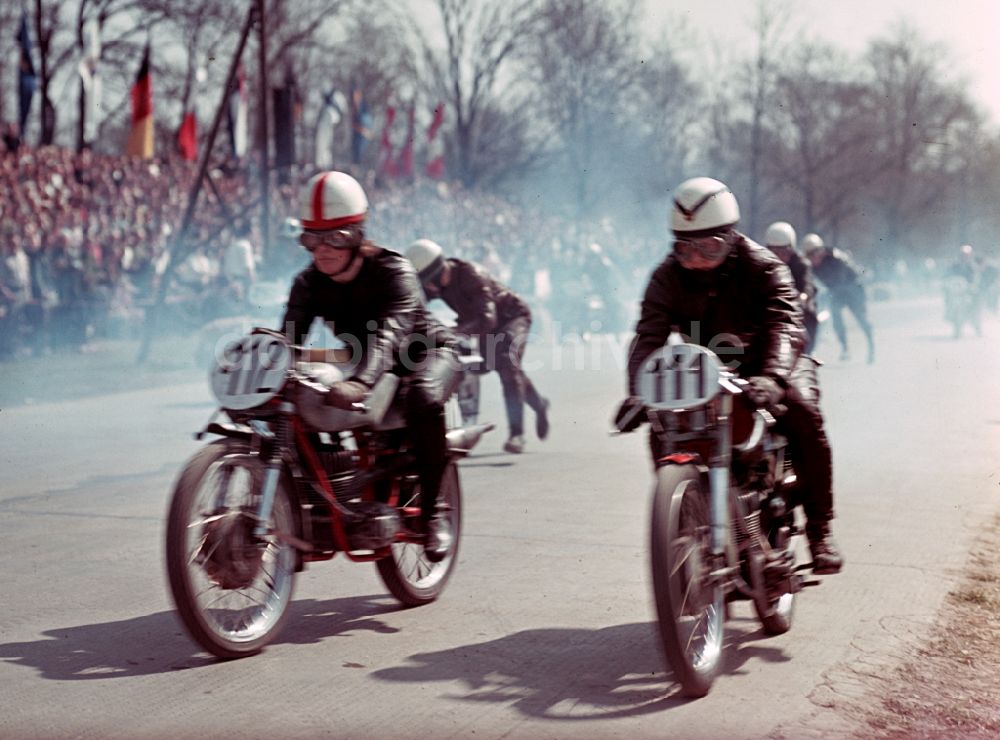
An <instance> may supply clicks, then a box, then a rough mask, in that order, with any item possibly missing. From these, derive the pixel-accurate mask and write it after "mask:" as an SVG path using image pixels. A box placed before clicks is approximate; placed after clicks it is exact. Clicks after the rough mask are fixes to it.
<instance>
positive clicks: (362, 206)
mask: <svg viewBox="0 0 1000 740" xmlns="http://www.w3.org/2000/svg"><path fill="white" fill-rule="evenodd" d="M367 215H368V197H367V196H366V195H365V191H364V189H362V187H361V184H360V183H359V182H358V181H357V180H355V179H354V178H353V177H351V176H350V175H348V174H347V173H346V172H334V171H330V172H320V173H319V174H318V175H314V176H313V177H312V178H311V179H310V180H309V182H308V183H307V184H306V186H305V188H303V190H302V211H301V219H300V220H301V222H302V228H303V229H308V230H310V231H326V230H328V229H342V228H344V227H345V226H350V225H351V224H360V223H362V222H363V221H364V220H365V217H366V216H367Z"/></svg>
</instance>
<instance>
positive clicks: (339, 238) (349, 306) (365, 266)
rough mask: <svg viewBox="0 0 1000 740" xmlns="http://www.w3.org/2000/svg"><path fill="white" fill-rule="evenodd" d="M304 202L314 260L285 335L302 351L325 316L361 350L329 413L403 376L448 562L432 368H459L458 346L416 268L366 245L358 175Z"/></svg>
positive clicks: (314, 190)
mask: <svg viewBox="0 0 1000 740" xmlns="http://www.w3.org/2000/svg"><path fill="white" fill-rule="evenodd" d="M301 203H302V206H301V223H302V233H301V234H300V236H299V241H300V243H301V244H302V246H303V247H305V248H306V249H307V250H309V252H310V253H311V254H312V257H313V261H312V264H310V265H309V266H308V267H306V268H305V269H304V270H302V271H301V272H300V273H299V274H298V275H297V276H296V277H295V280H294V282H293V284H292V288H291V293H290V295H289V297H288V307H287V309H286V311H285V317H284V321H283V324H282V330H283V331H284V333H285V335H286V336H287V337H288V338H289V340H290V341H291V342H293V343H294V344H302V342H303V341H304V340H305V338H306V337H307V335H308V334H309V329H310V327H311V326H312V323H313V321H314V320H315V319H316V318H321V319H323V320H324V321H325V322H326V325H327V326H328V327H329V328H330V330H331V331H332V332H333V333H334V334H335V335H336V336H337V337H338V338H340V339H343V340H344V341H345V342H347V343H348V345H349V346H351V347H352V349H353V350H354V352H355V357H356V359H358V362H357V365H356V367H354V370H353V375H352V376H351V377H350V378H349V379H347V380H342V381H339V382H336V383H333V384H332V385H331V386H330V388H329V391H328V392H327V395H326V399H325V400H326V403H327V404H329V405H331V406H334V407H337V408H342V409H351V408H352V407H353V404H355V403H361V402H363V401H364V400H365V398H366V397H367V395H368V392H369V391H370V390H371V388H372V387H373V386H374V385H375V383H376V382H377V381H378V379H379V378H380V377H381V376H382V375H383V374H384V373H387V372H392V373H394V374H396V375H399V376H400V377H401V378H402V383H401V386H400V391H399V392H400V393H401V394H403V399H404V416H405V419H406V424H407V428H408V429H409V430H410V432H411V434H410V443H411V444H412V447H413V452H414V454H415V456H416V458H417V461H418V463H417V464H418V473H419V476H420V485H421V491H422V496H421V505H422V515H423V516H422V524H423V525H424V527H425V528H426V530H427V542H426V545H425V551H426V553H427V556H428V558H429V559H431V560H440V559H442V558H443V557H444V556H445V555H446V554H447V552H448V549H449V548H450V547H451V544H452V541H453V535H452V533H451V531H450V529H449V526H448V520H447V518H446V517H445V516H443V515H442V514H440V513H439V512H437V511H436V500H437V495H438V489H439V487H440V484H441V479H442V476H443V474H444V470H445V467H446V464H447V458H446V452H447V443H446V440H445V419H444V401H445V398H443V395H444V391H443V389H442V388H441V383H440V381H439V375H438V374H436V373H435V372H433V370H434V369H435V368H436V367H439V366H438V365H436V363H440V362H451V363H453V364H454V365H456V366H457V359H456V358H455V355H454V352H453V349H452V346H453V343H454V339H453V338H452V337H451V336H450V335H449V334H448V332H447V331H446V330H445V329H444V327H443V326H441V325H440V324H437V323H436V322H434V321H433V319H431V317H430V315H429V314H428V312H427V309H426V307H425V305H424V302H423V296H422V294H421V290H420V283H419V282H418V280H417V275H416V273H415V272H414V270H413V266H412V265H411V264H410V262H409V261H408V260H407V259H406V258H405V257H403V256H402V255H400V254H398V253H396V252H392V251H390V250H388V249H384V248H382V247H379V246H376V245H374V244H372V243H371V242H369V241H366V240H365V238H364V222H365V218H366V217H367V214H368V198H367V196H366V195H365V193H364V190H363V189H362V188H361V185H360V184H359V183H358V182H357V181H356V180H355V179H354V178H353V177H351V176H350V175H347V174H345V173H343V172H321V173H319V174H318V175H315V176H314V177H313V178H311V179H310V180H309V182H308V184H307V185H306V186H305V188H303V191H302V198H301ZM359 354H360V358H358V357H357V355H359Z"/></svg>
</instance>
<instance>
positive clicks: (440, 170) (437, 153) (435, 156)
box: [425, 103, 444, 180]
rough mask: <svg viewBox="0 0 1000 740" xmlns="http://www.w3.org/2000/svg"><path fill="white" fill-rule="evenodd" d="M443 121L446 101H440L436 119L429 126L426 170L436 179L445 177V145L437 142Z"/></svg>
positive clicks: (435, 111) (435, 114) (428, 174)
mask: <svg viewBox="0 0 1000 740" xmlns="http://www.w3.org/2000/svg"><path fill="white" fill-rule="evenodd" d="M442 123H444V103H439V104H438V106H437V108H435V109H434V119H433V120H432V121H431V125H430V126H428V127H427V167H426V168H425V171H426V172H427V176H428V177H432V178H434V179H435V180H440V179H441V178H442V177H444V147H443V146H442V145H441V143H440V141H438V142H435V139H436V138H437V133H438V129H439V128H441V124H442Z"/></svg>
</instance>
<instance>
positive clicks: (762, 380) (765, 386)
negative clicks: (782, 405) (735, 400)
mask: <svg viewBox="0 0 1000 740" xmlns="http://www.w3.org/2000/svg"><path fill="white" fill-rule="evenodd" d="M746 394H747V398H749V399H750V401H751V402H752V403H753V404H754V405H755V406H758V407H761V408H768V407H771V406H775V405H776V404H777V403H778V401H780V400H781V398H782V396H784V395H785V392H784V391H783V390H782V388H781V386H780V385H778V383H777V381H776V380H775V379H774V378H769V377H767V376H766V375H755V376H754V377H752V378H747V388H746Z"/></svg>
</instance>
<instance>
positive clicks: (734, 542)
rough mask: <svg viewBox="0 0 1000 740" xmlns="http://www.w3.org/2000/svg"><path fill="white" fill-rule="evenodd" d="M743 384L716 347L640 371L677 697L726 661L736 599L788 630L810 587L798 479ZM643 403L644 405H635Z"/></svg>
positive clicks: (667, 649) (654, 558) (676, 351)
mask: <svg viewBox="0 0 1000 740" xmlns="http://www.w3.org/2000/svg"><path fill="white" fill-rule="evenodd" d="M745 386H746V383H745V381H743V380H741V379H739V378H738V377H737V376H736V375H734V374H733V373H731V372H729V371H728V370H727V369H726V368H725V367H724V366H723V364H722V362H721V361H720V360H719V358H718V356H717V355H715V353H713V352H711V351H710V350H708V349H706V348H704V347H701V346H699V345H694V344H686V343H679V344H674V345H667V346H664V347H662V348H661V349H660V350H658V351H657V352H655V353H653V354H652V355H651V356H650V357H649V358H648V359H647V361H646V362H645V363H644V364H643V366H642V367H641V368H640V370H639V375H638V377H637V389H638V395H639V398H638V399H636V402H635V403H633V404H632V405H631V409H632V413H628V414H626V415H625V416H624V417H623V418H621V419H619V420H618V422H617V427H618V431H623V430H626V429H629V428H634V425H632V422H634V421H635V419H636V418H637V415H638V414H645V416H646V420H647V421H648V422H649V424H650V427H651V429H652V433H653V435H655V437H656V439H657V442H658V447H659V449H660V450H661V453H660V457H659V458H658V459H657V460H656V481H655V483H654V486H653V506H652V517H651V522H650V564H651V567H652V576H653V579H652V580H653V596H654V601H655V603H656V611H657V615H658V618H659V637H660V642H661V644H662V646H663V651H664V653H665V655H666V658H667V662H668V664H669V666H670V668H671V669H672V671H673V673H674V675H675V677H676V679H677V680H678V682H679V683H680V685H681V690H682V692H683V693H684V694H685V695H686V696H689V697H702V696H705V695H706V694H707V693H708V691H709V689H710V688H711V686H712V682H713V680H714V679H715V676H716V675H717V674H718V672H719V668H720V665H721V663H722V653H723V647H724V645H725V641H724V632H725V618H726V613H727V603H728V602H729V601H733V600H737V599H744V600H750V601H751V602H752V604H753V607H754V609H755V611H756V614H757V617H758V619H759V620H760V624H761V627H762V628H763V630H764V632H765V633H767V634H769V635H780V634H783V633H784V632H787V631H788V630H789V628H790V627H791V623H792V613H793V608H794V605H795V597H796V594H797V593H798V592H799V591H800V589H801V587H802V585H803V584H804V581H803V578H802V576H801V574H800V571H802V570H804V569H807V568H808V567H809V566H808V565H797V564H796V545H797V542H796V540H797V535H799V534H800V530H799V529H798V528H797V526H796V523H795V516H794V510H795V506H796V501H797V495H796V491H795V488H796V485H795V484H796V479H795V474H794V472H793V471H792V468H791V460H790V458H789V456H788V454H787V441H786V439H785V438H784V437H782V436H781V435H780V434H778V433H777V432H776V431H775V429H774V425H775V417H774V416H773V415H772V414H771V412H770V411H768V410H766V409H763V408H754V407H753V406H752V405H751V404H750V403H749V402H747V401H746V400H744V399H743V398H742V397H741V396H742V395H743V391H744V388H745ZM640 401H641V403H640Z"/></svg>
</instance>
